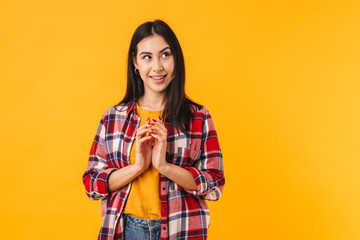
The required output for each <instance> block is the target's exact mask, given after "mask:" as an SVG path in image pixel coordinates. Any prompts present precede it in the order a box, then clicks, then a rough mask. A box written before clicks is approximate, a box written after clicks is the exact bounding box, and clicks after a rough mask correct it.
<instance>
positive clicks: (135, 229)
mask: <svg viewBox="0 0 360 240" xmlns="http://www.w3.org/2000/svg"><path fill="white" fill-rule="evenodd" d="M124 221H125V223H124V226H125V240H160V235H161V220H160V219H140V218H136V217H132V216H130V215H125V219H124Z"/></svg>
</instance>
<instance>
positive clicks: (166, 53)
mask: <svg viewBox="0 0 360 240" xmlns="http://www.w3.org/2000/svg"><path fill="white" fill-rule="evenodd" d="M167 56H170V53H168V52H164V53H163V54H162V55H161V57H167Z"/></svg>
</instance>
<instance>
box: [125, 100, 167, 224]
mask: <svg viewBox="0 0 360 240" xmlns="http://www.w3.org/2000/svg"><path fill="white" fill-rule="evenodd" d="M136 112H137V115H138V116H139V117H140V125H139V127H141V126H142V125H144V124H145V123H146V120H147V119H148V118H149V117H150V119H155V120H157V119H158V116H159V117H161V115H162V111H148V110H145V109H142V108H141V107H139V105H138V104H136ZM150 122H152V120H151V121H150ZM135 141H136V140H134V143H133V145H132V146H131V151H130V163H131V164H134V163H135V159H136V158H135V154H136V151H135V144H136V142H135ZM159 184H160V175H159V172H158V171H157V170H156V169H155V168H154V167H153V166H152V164H151V163H150V166H149V168H148V169H146V170H145V171H144V172H143V173H142V174H141V175H139V176H138V177H137V178H135V179H134V180H133V181H132V185H131V190H130V194H129V196H128V199H127V201H126V205H125V209H124V213H125V214H128V215H131V216H133V217H136V218H141V219H159V218H161V202H160V185H159Z"/></svg>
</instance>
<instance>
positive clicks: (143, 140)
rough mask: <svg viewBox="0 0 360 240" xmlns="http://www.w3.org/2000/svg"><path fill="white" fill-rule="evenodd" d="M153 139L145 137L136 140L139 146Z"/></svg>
mask: <svg viewBox="0 0 360 240" xmlns="http://www.w3.org/2000/svg"><path fill="white" fill-rule="evenodd" d="M152 138H153V137H152V136H150V135H149V136H147V137H143V138H140V139H139V140H138V143H139V144H141V143H144V142H146V141H149V140H151V139H152Z"/></svg>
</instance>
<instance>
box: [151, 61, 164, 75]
mask: <svg viewBox="0 0 360 240" xmlns="http://www.w3.org/2000/svg"><path fill="white" fill-rule="evenodd" d="M163 69H164V68H163V66H162V64H161V61H160V60H158V59H155V60H154V65H153V71H154V72H159V71H162V70H163Z"/></svg>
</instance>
